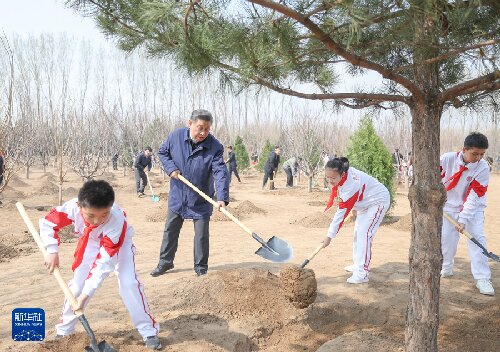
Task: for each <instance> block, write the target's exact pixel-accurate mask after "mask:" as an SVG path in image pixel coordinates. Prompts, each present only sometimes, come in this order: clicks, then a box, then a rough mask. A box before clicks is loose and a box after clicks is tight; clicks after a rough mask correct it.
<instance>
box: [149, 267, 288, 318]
mask: <svg viewBox="0 0 500 352" xmlns="http://www.w3.org/2000/svg"><path fill="white" fill-rule="evenodd" d="M280 286H281V285H280V279H279V278H278V276H276V275H274V274H272V273H270V272H269V271H267V270H262V269H233V270H226V271H217V272H209V274H208V275H206V276H204V277H203V278H193V279H188V280H185V279H184V280H181V281H179V282H175V284H174V283H172V287H175V289H174V290H173V291H169V292H168V293H165V295H163V296H162V297H157V298H156V300H162V299H169V300H174V301H175V302H176V304H175V305H174V307H173V308H174V309H175V310H182V311H187V312H190V313H195V314H213V315H216V316H218V317H223V318H226V319H238V321H244V320H252V321H254V320H259V321H260V324H258V325H259V326H260V327H262V326H267V327H270V326H275V325H276V324H279V323H280V322H283V320H284V319H285V318H287V317H290V316H291V315H294V314H297V312H296V309H295V308H294V307H293V306H292V305H291V304H290V302H288V300H287V299H286V298H285V296H284V295H283V294H282V292H281V290H280ZM262 323H263V324H262Z"/></svg>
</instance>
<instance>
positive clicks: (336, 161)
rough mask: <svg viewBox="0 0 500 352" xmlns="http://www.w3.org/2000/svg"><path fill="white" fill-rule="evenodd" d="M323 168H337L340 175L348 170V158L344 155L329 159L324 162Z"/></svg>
mask: <svg viewBox="0 0 500 352" xmlns="http://www.w3.org/2000/svg"><path fill="white" fill-rule="evenodd" d="M325 168H328V169H333V170H337V172H338V173H339V174H341V175H342V174H343V173H344V172H346V171H347V170H349V159H347V158H344V157H340V158H333V159H330V160H328V162H327V163H326V165H325Z"/></svg>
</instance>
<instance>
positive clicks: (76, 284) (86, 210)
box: [39, 181, 161, 349]
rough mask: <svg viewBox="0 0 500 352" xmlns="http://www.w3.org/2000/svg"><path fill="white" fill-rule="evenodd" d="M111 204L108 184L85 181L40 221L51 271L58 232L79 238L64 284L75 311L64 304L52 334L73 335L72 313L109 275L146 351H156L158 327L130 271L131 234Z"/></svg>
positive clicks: (56, 259)
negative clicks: (74, 302)
mask: <svg viewBox="0 0 500 352" xmlns="http://www.w3.org/2000/svg"><path fill="white" fill-rule="evenodd" d="M113 202H114V192H113V188H112V187H111V185H109V184H108V183H107V182H106V181H89V182H86V183H85V184H84V185H83V187H82V189H80V191H79V194H78V199H77V198H75V199H72V200H69V201H67V202H66V203H64V204H63V205H61V206H58V207H56V208H53V209H52V210H51V211H50V213H49V214H48V215H47V216H45V217H44V218H42V219H40V221H39V224H40V236H41V238H42V240H43V242H44V245H45V247H46V249H47V253H48V257H47V258H46V266H47V268H48V269H49V271H50V272H52V271H53V270H54V268H55V267H58V266H59V255H58V251H59V244H60V239H59V235H58V233H59V231H60V230H61V229H62V228H63V227H66V226H68V225H70V224H73V225H74V230H75V235H76V236H78V237H79V240H78V244H77V246H76V250H75V254H74V262H73V264H72V270H73V272H74V276H73V279H72V280H71V281H70V282H69V284H68V286H69V288H70V290H71V291H72V292H73V295H74V296H75V297H76V298H77V303H78V307H71V305H70V302H69V301H68V300H65V301H64V306H63V310H62V313H61V318H60V323H59V324H57V325H56V333H57V335H59V336H66V335H70V334H72V333H74V331H75V325H76V324H77V322H78V319H77V316H76V315H75V314H74V313H73V310H77V309H82V308H83V307H85V306H86V305H87V303H88V301H89V299H90V298H91V297H92V296H93V295H94V293H95V291H96V290H97V289H98V288H99V287H100V286H101V284H102V283H103V281H104V279H105V278H106V277H107V276H108V275H109V274H110V273H111V272H113V271H114V272H115V273H116V276H117V278H118V286H119V289H120V295H121V297H122V300H123V303H125V306H126V307H127V310H128V312H129V314H130V317H131V318H132V322H133V324H134V325H135V327H136V328H137V330H138V331H139V333H140V334H141V335H142V337H143V339H144V341H145V343H146V347H148V348H151V349H158V348H160V347H161V343H160V341H159V339H158V337H157V334H158V331H159V328H160V327H159V324H158V323H157V322H156V321H155V320H154V318H153V317H152V315H151V312H150V310H149V305H148V301H147V299H146V296H145V294H144V287H143V285H142V284H141V282H140V281H139V278H138V277H137V275H136V272H135V261H134V255H135V246H134V244H133V243H132V236H133V234H134V229H133V228H132V227H131V226H130V225H129V224H128V222H127V217H126V214H125V212H124V211H123V210H122V209H120V208H119V207H118V206H117V205H116V204H114V203H113Z"/></svg>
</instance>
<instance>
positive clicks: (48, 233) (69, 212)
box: [38, 200, 78, 254]
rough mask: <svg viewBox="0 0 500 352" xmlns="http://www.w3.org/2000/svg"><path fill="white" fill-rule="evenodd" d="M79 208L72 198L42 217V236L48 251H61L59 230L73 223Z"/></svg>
mask: <svg viewBox="0 0 500 352" xmlns="http://www.w3.org/2000/svg"><path fill="white" fill-rule="evenodd" d="M75 208H76V209H78V206H77V205H76V202H75V200H70V201H67V202H66V203H64V204H63V205H61V206H58V207H55V208H53V209H52V210H51V211H50V213H48V214H47V216H45V217H44V218H42V219H40V220H39V222H38V224H39V226H40V237H41V238H42V241H43V244H44V245H45V248H46V249H47V253H49V254H52V253H57V252H58V251H59V244H60V242H61V241H60V239H59V231H60V230H61V229H62V228H63V227H66V226H68V225H70V224H72V223H73V221H74V219H75V211H76V209H75Z"/></svg>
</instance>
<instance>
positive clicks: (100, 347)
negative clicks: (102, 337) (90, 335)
mask: <svg viewBox="0 0 500 352" xmlns="http://www.w3.org/2000/svg"><path fill="white" fill-rule="evenodd" d="M85 352H116V350H115V349H114V348H113V347H111V345H110V344H108V343H107V342H106V341H101V342H99V343H98V344H97V351H96V350H95V348H92V347H90V346H87V347H85Z"/></svg>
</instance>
